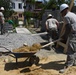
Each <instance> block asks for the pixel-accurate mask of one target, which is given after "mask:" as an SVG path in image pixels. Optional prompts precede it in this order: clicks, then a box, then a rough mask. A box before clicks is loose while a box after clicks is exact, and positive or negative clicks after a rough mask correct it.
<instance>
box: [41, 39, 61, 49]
mask: <svg viewBox="0 0 76 75" xmlns="http://www.w3.org/2000/svg"><path fill="white" fill-rule="evenodd" d="M60 40H61V39H58V40H55V41H52V42H50V43H48V44H45V45H43V46H42V47H41V48H44V47H47V46H49V45H51V44H53V43H55V42H57V41H60Z"/></svg>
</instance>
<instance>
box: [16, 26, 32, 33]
mask: <svg viewBox="0 0 76 75" xmlns="http://www.w3.org/2000/svg"><path fill="white" fill-rule="evenodd" d="M16 32H17V33H25V34H31V32H30V31H29V30H28V29H27V28H23V27H16Z"/></svg>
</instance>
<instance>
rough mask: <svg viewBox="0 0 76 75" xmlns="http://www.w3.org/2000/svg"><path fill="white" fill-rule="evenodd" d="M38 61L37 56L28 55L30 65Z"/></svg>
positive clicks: (36, 63)
mask: <svg viewBox="0 0 76 75" xmlns="http://www.w3.org/2000/svg"><path fill="white" fill-rule="evenodd" d="M38 63H39V57H37V56H32V57H30V59H29V64H30V66H32V65H33V64H35V65H38Z"/></svg>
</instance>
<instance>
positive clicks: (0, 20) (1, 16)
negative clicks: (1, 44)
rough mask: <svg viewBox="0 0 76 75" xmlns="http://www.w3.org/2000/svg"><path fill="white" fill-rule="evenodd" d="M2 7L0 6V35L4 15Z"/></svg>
mask: <svg viewBox="0 0 76 75" xmlns="http://www.w3.org/2000/svg"><path fill="white" fill-rule="evenodd" d="M3 11H4V7H1V8H0V25H1V35H2V34H3V32H4V30H3V25H4V20H5V19H4V15H3Z"/></svg>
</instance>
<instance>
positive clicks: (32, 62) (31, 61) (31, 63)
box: [29, 56, 34, 66]
mask: <svg viewBox="0 0 76 75" xmlns="http://www.w3.org/2000/svg"><path fill="white" fill-rule="evenodd" d="M33 64H34V57H33V56H32V57H30V58H29V65H30V66H32V65H33Z"/></svg>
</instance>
